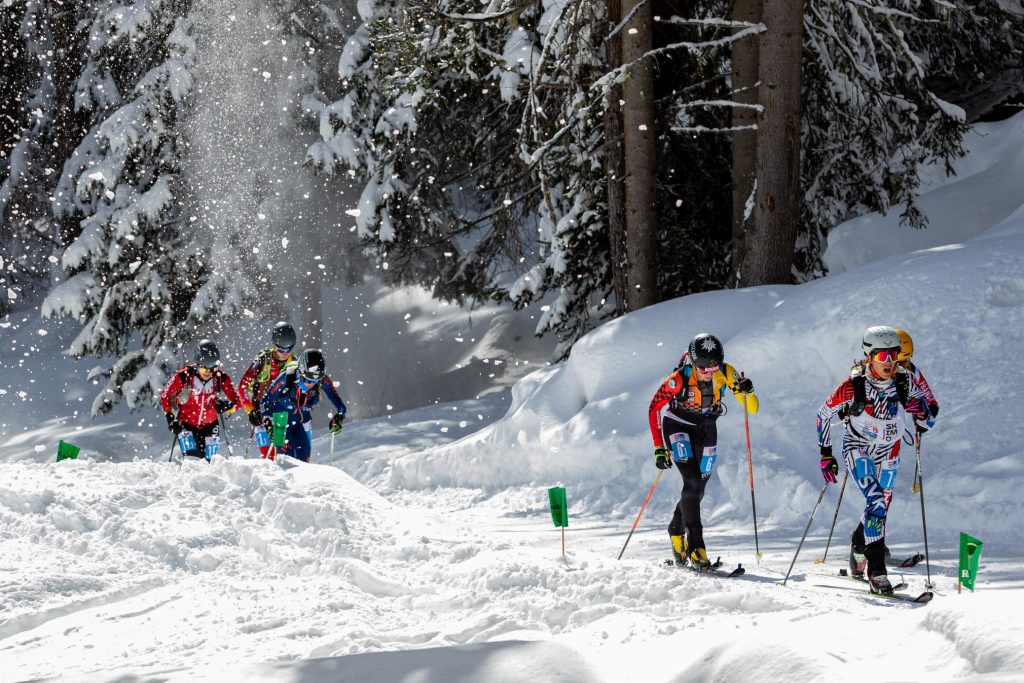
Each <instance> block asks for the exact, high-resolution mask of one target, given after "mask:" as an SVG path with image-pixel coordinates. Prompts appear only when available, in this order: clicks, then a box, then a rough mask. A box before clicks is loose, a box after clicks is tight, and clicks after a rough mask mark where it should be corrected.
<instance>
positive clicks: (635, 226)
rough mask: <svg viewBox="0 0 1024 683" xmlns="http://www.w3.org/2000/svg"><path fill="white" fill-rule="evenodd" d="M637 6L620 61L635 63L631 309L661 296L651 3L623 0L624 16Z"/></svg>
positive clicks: (628, 125)
mask: <svg viewBox="0 0 1024 683" xmlns="http://www.w3.org/2000/svg"><path fill="white" fill-rule="evenodd" d="M638 5H640V6H639V7H637V6H638ZM634 7H637V11H636V12H635V13H634V14H633V16H632V18H631V19H630V20H629V22H627V24H626V26H625V27H624V28H623V30H622V61H623V63H624V64H632V66H631V67H630V68H629V70H628V72H627V74H626V80H625V82H624V83H623V86H622V99H623V100H624V101H625V105H624V107H623V115H622V127H623V145H624V157H625V170H626V176H625V195H626V198H625V213H626V256H627V259H628V268H627V275H626V284H627V291H626V306H627V309H628V310H630V311H635V310H637V309H640V308H643V307H644V306H649V305H651V304H653V303H655V302H657V300H658V298H657V294H658V293H657V280H656V278H655V274H656V270H655V269H656V266H657V263H656V258H657V250H656V238H657V214H656V211H655V204H654V202H655V194H656V185H657V176H656V171H655V169H656V163H657V154H656V150H655V145H654V142H655V141H654V70H653V68H652V65H651V58H646V59H641V57H643V55H645V54H646V53H647V52H649V51H650V49H651V41H652V37H651V4H650V2H645V3H643V4H642V5H641V4H640V2H639V0H622V14H623V16H626V15H628V14H629V13H630V12H631V11H632V10H633V8H634ZM638 60H639V61H638Z"/></svg>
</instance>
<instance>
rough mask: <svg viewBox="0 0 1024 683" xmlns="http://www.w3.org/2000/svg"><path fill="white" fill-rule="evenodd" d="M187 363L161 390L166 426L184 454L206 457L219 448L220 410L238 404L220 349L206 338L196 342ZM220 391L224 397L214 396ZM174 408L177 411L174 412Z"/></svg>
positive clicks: (231, 409) (233, 408)
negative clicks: (190, 360) (174, 435)
mask: <svg viewBox="0 0 1024 683" xmlns="http://www.w3.org/2000/svg"><path fill="white" fill-rule="evenodd" d="M193 360H194V361H195V362H194V363H190V364H188V365H186V366H185V367H183V368H181V369H180V370H178V371H177V372H175V373H174V374H173V375H172V376H171V378H170V379H169V380H167V384H165V385H164V388H163V390H162V391H161V392H160V406H161V407H162V408H163V410H164V413H166V416H167V428H168V429H170V430H171V431H172V432H174V433H175V434H176V435H177V436H178V445H179V446H181V453H182V455H183V456H185V455H188V456H194V457H197V458H198V457H205V458H206V460H207V462H209V460H210V459H211V458H212V457H213V456H214V455H215V454H216V453H217V452H218V451H219V450H220V421H219V419H218V415H219V414H220V413H225V412H231V411H233V410H235V409H236V408H238V407H239V402H238V394H237V393H235V386H234V384H232V382H231V377H229V376H228V373H226V372H224V371H223V370H221V369H220V368H219V367H218V365H220V351H218V350H217V345H216V344H214V343H213V342H212V341H211V340H209V339H204V340H202V341H201V342H199V346H197V347H196V351H195V354H194V355H193ZM220 392H223V393H224V395H225V396H226V397H227V398H217V395H218V394H219V393H220ZM175 409H177V414H175Z"/></svg>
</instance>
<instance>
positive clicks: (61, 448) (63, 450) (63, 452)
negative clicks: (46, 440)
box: [57, 439, 82, 462]
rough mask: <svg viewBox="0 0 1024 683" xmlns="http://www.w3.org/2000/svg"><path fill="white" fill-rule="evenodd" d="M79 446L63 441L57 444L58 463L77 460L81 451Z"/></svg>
mask: <svg viewBox="0 0 1024 683" xmlns="http://www.w3.org/2000/svg"><path fill="white" fill-rule="evenodd" d="M81 450H82V449H80V448H79V447H78V446H76V445H74V444H73V443H68V442H67V441H64V440H63V439H62V440H61V441H60V443H58V444H57V462H60V461H61V460H76V459H77V458H78V453H79V451H81Z"/></svg>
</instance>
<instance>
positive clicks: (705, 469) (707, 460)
mask: <svg viewBox="0 0 1024 683" xmlns="http://www.w3.org/2000/svg"><path fill="white" fill-rule="evenodd" d="M716 458H718V446H708V447H707V448H705V449H704V453H703V454H701V456H700V473H701V474H703V475H704V476H705V477H707V476H708V475H710V474H711V472H712V471H714V469H715V459H716Z"/></svg>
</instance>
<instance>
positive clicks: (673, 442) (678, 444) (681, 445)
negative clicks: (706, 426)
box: [668, 432, 693, 462]
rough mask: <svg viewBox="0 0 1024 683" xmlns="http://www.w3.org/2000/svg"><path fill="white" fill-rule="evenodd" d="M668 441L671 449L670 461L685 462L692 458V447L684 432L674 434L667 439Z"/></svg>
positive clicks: (688, 436)
mask: <svg viewBox="0 0 1024 683" xmlns="http://www.w3.org/2000/svg"><path fill="white" fill-rule="evenodd" d="M668 441H669V445H670V446H671V448H672V459H673V460H675V461H676V462H686V461H688V460H689V459H690V458H692V457H693V445H692V444H691V443H690V435H689V434H687V433H686V432H676V433H675V434H673V435H672V436H670V437H668Z"/></svg>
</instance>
